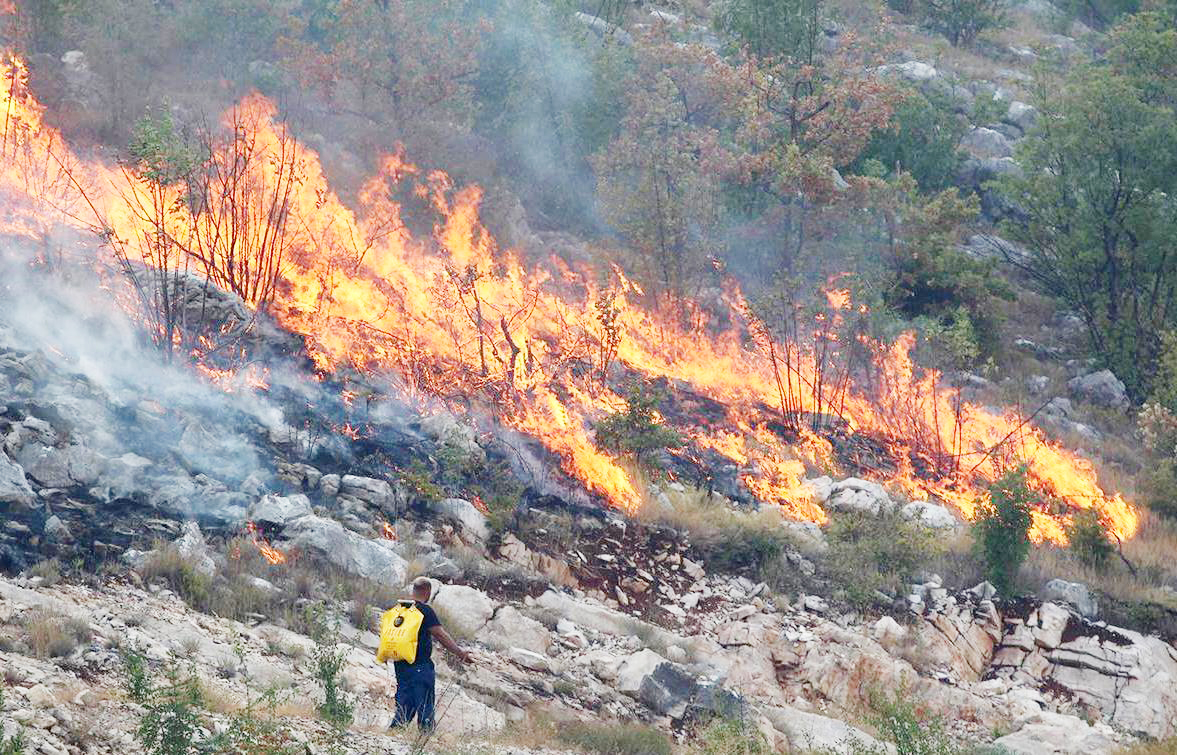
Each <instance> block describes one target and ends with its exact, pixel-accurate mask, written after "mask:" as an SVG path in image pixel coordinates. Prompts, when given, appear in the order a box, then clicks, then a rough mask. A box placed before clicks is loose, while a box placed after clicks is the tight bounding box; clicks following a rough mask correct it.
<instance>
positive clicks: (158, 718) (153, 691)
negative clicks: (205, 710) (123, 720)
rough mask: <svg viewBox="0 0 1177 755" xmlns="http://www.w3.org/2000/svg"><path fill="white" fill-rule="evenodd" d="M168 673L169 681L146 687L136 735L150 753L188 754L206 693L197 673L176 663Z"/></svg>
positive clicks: (167, 754) (190, 750)
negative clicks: (202, 688)
mask: <svg viewBox="0 0 1177 755" xmlns="http://www.w3.org/2000/svg"><path fill="white" fill-rule="evenodd" d="M166 673H167V682H166V683H164V684H162V685H160V686H151V687H149V689H148V691H147V694H146V697H145V699H144V702H143V711H144V712H143V717H142V718H141V719H140V721H139V728H138V730H137V736H138V739H139V743H140V744H142V745H143V749H144V750H146V751H147V752H148V753H149V754H150V755H189V753H191V752H192V751H193V739H194V738H195V736H196V733H197V732H198V731H199V729H200V727H201V717H200V710H201V708H202V707H203V705H204V693H203V691H202V690H201V688H200V683H199V681H198V680H197V678H196V676H195V675H194V674H192V673H183V672H181V671H180V670H179V669H177V668H176V667H174V666H172V667H169V668H168V669H167V672H166ZM128 683H130V682H128Z"/></svg>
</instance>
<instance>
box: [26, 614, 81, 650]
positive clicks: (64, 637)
mask: <svg viewBox="0 0 1177 755" xmlns="http://www.w3.org/2000/svg"><path fill="white" fill-rule="evenodd" d="M22 623H23V625H24V632H25V635H26V637H27V638H28V644H29V648H30V649H31V650H32V652H33V655H35V656H36V657H38V658H65V657H67V656H69V655H71V654H73V652H74V651H75V650H77V649H78V648H79V647H80V646H81V645H83V644H85V643H87V642H89V641H90V637H91V632H90V625H89V624H88V623H87V622H85V621H83V620H81V619H76V618H73V617H70V616H67V615H65V614H63V613H58V612H56V611H50V610H48V609H44V608H34V609H33V610H31V611H29V612H28V613H27V614H25V616H24V617H23V621H22Z"/></svg>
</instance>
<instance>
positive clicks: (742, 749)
mask: <svg viewBox="0 0 1177 755" xmlns="http://www.w3.org/2000/svg"><path fill="white" fill-rule="evenodd" d="M772 752H773V748H772V746H771V745H769V743H768V741H767V740H765V738H764V735H763V734H761V733H760V730H759V729H757V728H756V727H755V726H753V725H752V723H751V722H750V721H747V720H745V719H739V718H717V719H715V720H714V721H712V722H711V723H709V724H708V725H707V726H706V727H705V728H704V729H703V730H702V731H701V732H699V743H698V744H697V745H696V746H695V747H693V748H691V753H692V755H772Z"/></svg>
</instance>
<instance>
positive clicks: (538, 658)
mask: <svg viewBox="0 0 1177 755" xmlns="http://www.w3.org/2000/svg"><path fill="white" fill-rule="evenodd" d="M506 655H507V659H508V660H510V661H511V662H512V663H517V664H519V665H520V666H522V667H523V668H525V669H527V670H529V671H539V672H542V673H545V674H551V673H554V671H553V667H552V661H551V659H549V658H548V657H547V656H546V655H540V654H539V653H535V652H532V651H531V650H527V649H525V648H517V647H511V648H507V651H506Z"/></svg>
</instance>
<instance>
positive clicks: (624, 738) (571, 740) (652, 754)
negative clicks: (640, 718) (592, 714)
mask: <svg viewBox="0 0 1177 755" xmlns="http://www.w3.org/2000/svg"><path fill="white" fill-rule="evenodd" d="M556 739H558V740H559V741H560V742H562V743H564V744H566V745H572V746H573V747H579V748H580V749H582V750H584V751H585V752H590V753H597V754H598V755H670V754H671V752H672V750H671V745H670V739H669V738H668V737H667V736H666V735H665V734H663V733H662V732H660V731H658V730H657V729H655V728H653V727H650V726H643V725H642V724H636V723H617V722H609V721H575V722H569V723H564V724H559V725H557V727H556Z"/></svg>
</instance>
